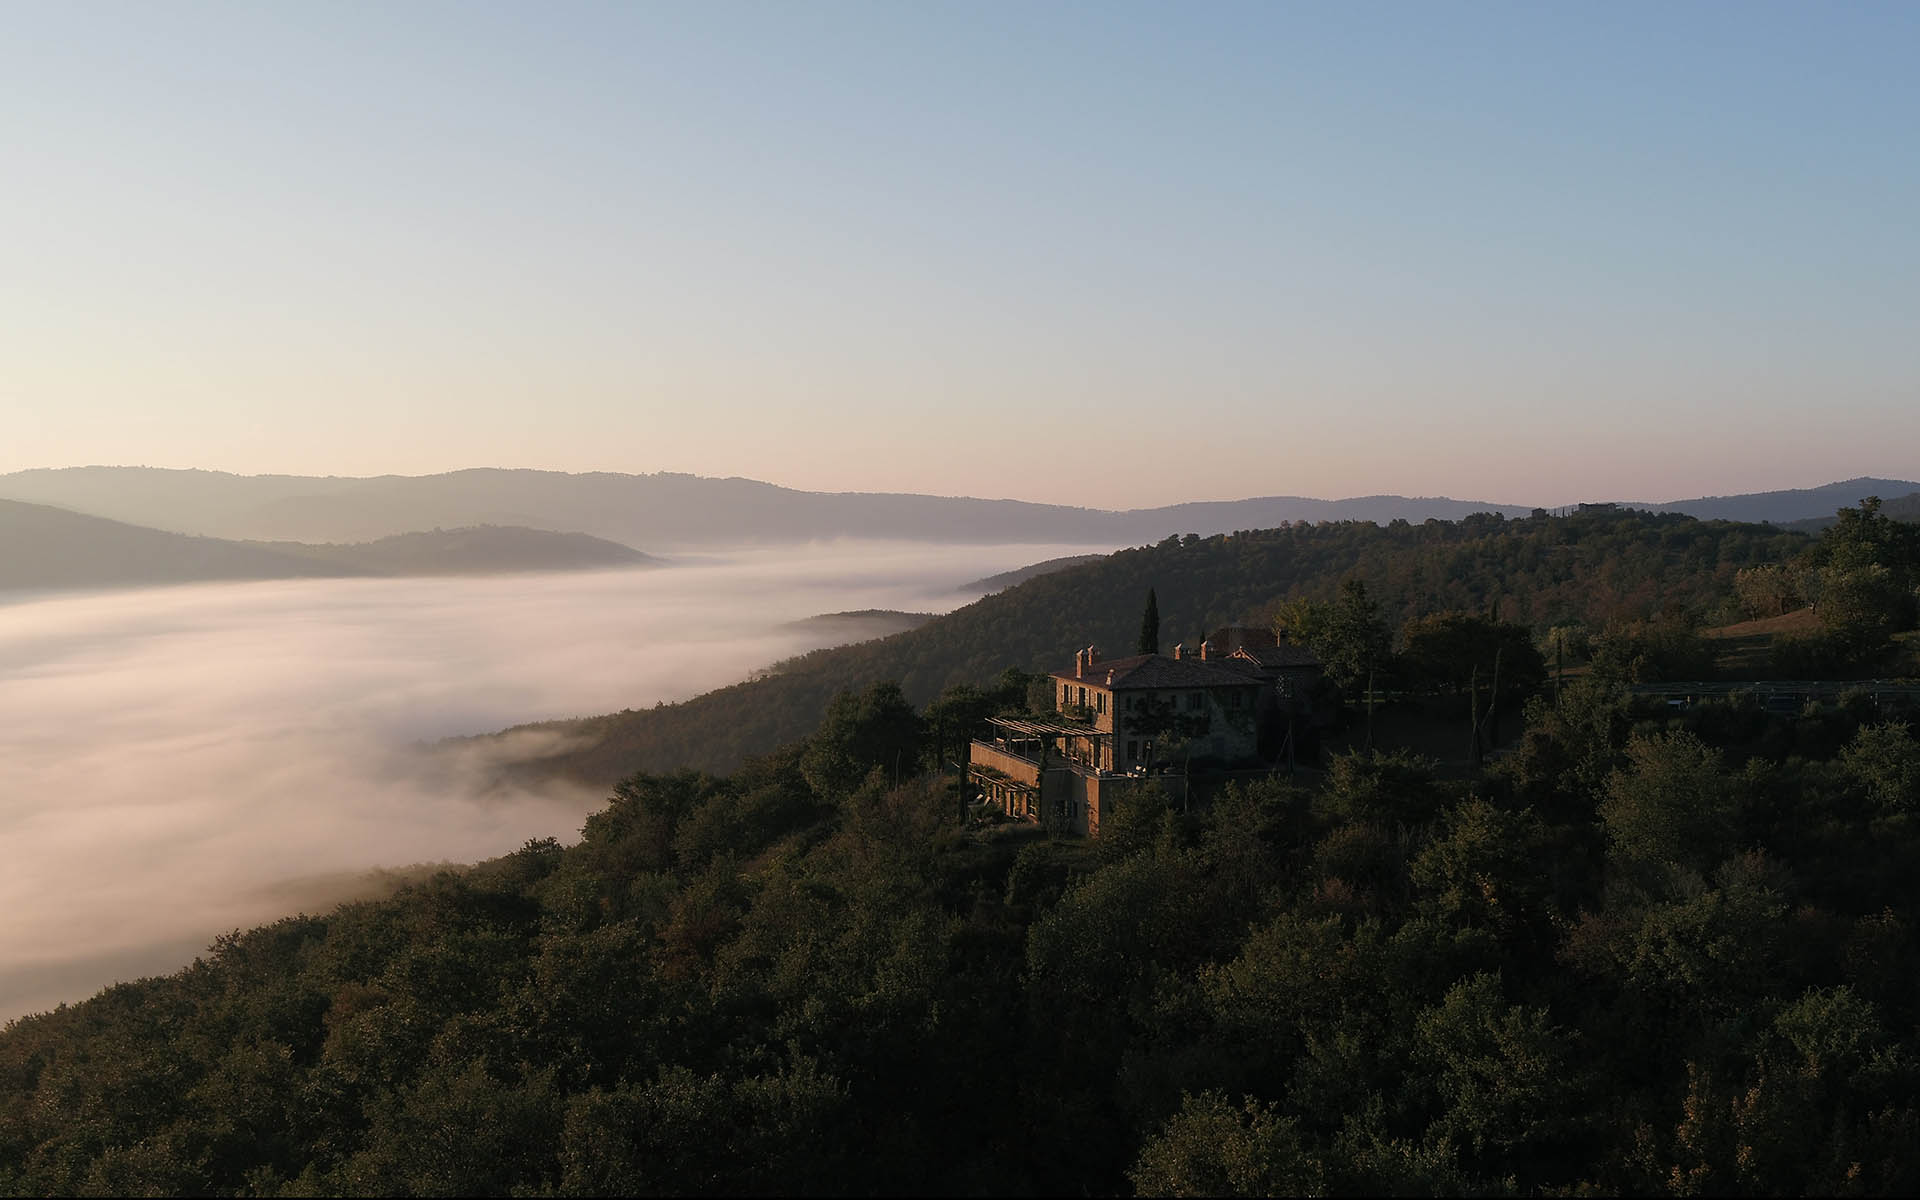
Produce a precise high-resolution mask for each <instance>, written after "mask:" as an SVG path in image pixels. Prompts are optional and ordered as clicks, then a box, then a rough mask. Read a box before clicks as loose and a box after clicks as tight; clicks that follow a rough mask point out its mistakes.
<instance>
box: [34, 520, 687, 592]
mask: <svg viewBox="0 0 1920 1200" xmlns="http://www.w3.org/2000/svg"><path fill="white" fill-rule="evenodd" d="M658 564H659V560H658V559H655V558H652V557H650V556H648V555H645V554H642V553H640V552H639V551H637V550H633V549H629V548H628V547H626V546H622V545H618V544H616V543H613V542H608V541H603V540H601V539H599V538H594V537H589V536H587V535H586V534H579V533H552V532H548V531H545V530H535V529H514V528H501V527H480V528H474V529H453V530H440V529H436V530H432V531H430V532H424V533H408V534H402V535H399V536H396V537H390V538H383V539H380V540H378V541H374V542H367V543H362V544H358V545H306V544H302V543H298V542H271V543H269V542H239V541H229V540H226V539H223V538H215V537H200V536H193V535H188V534H180V533H168V532H165V531H163V530H158V529H148V528H144V527H142V526H138V525H129V524H126V523H124V522H120V521H110V520H107V519H105V518H102V517H91V516H85V515H83V514H80V513H75V512H68V511H67V510H65V509H61V508H54V507H51V506H49V505H44V504H25V503H21V502H19V501H15V500H0V590H8V591H15V590H20V591H25V590H38V589H60V588H113V587H145V586H152V585H156V584H172V583H210V582H219V581H228V580H234V581H237V580H259V579H302V578H319V577H338V576H368V575H446V574H494V573H500V572H509V571H556V570H579V569H585V568H597V567H637V566H649V565H658Z"/></svg>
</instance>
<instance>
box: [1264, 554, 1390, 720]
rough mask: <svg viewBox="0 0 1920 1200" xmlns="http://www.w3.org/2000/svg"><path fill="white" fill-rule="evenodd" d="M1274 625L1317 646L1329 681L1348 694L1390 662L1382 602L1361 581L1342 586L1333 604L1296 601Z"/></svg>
mask: <svg viewBox="0 0 1920 1200" xmlns="http://www.w3.org/2000/svg"><path fill="white" fill-rule="evenodd" d="M1275 625H1276V627H1277V628H1276V632H1278V633H1281V634H1284V635H1286V636H1288V637H1291V638H1294V639H1296V640H1298V641H1302V642H1305V643H1306V644H1307V645H1308V646H1310V647H1312V649H1313V652H1314V653H1315V654H1317V655H1319V656H1320V662H1321V665H1322V666H1323V668H1324V669H1325V673H1326V678H1327V681H1328V682H1329V683H1331V684H1333V686H1334V687H1336V688H1337V689H1339V691H1340V693H1341V694H1342V695H1343V696H1347V697H1353V696H1355V695H1357V694H1358V693H1359V691H1360V689H1362V688H1364V687H1366V686H1367V683H1368V680H1369V679H1370V678H1371V677H1372V675H1373V672H1374V669H1375V668H1376V667H1378V666H1379V665H1381V664H1382V663H1384V662H1385V661H1386V658H1387V650H1388V643H1389V638H1388V635H1387V627H1386V625H1385V623H1384V622H1382V621H1381V619H1380V603H1379V601H1377V600H1375V599H1374V598H1373V597H1371V596H1369V595H1368V594H1367V585H1366V581H1365V580H1362V579H1358V578H1349V579H1347V580H1346V581H1345V582H1343V583H1342V584H1341V585H1340V596H1339V598H1338V599H1336V600H1334V601H1332V602H1331V603H1316V602H1313V601H1308V600H1296V601H1294V602H1292V603H1290V604H1288V605H1286V606H1285V607H1284V608H1283V609H1282V610H1281V612H1280V615H1279V616H1278V617H1277V618H1276V620H1275Z"/></svg>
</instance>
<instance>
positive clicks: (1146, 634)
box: [1139, 588, 1160, 654]
mask: <svg viewBox="0 0 1920 1200" xmlns="http://www.w3.org/2000/svg"><path fill="white" fill-rule="evenodd" d="M1139 652H1140V653H1141V654H1158V653H1160V600H1159V598H1158V597H1156V596H1155V595H1154V594H1153V589H1152V588H1148V589H1147V611H1146V612H1144V613H1141V614H1140V650H1139Z"/></svg>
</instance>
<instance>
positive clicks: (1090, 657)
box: [1087, 646, 1100, 667]
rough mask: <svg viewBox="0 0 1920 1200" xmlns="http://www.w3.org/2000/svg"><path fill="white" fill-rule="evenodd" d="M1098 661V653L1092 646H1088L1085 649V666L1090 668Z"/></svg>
mask: <svg viewBox="0 0 1920 1200" xmlns="http://www.w3.org/2000/svg"><path fill="white" fill-rule="evenodd" d="M1099 661H1100V651H1098V650H1096V649H1094V648H1093V647H1092V646H1088V647H1087V666H1089V667H1091V666H1093V664H1095V663H1097V662H1099Z"/></svg>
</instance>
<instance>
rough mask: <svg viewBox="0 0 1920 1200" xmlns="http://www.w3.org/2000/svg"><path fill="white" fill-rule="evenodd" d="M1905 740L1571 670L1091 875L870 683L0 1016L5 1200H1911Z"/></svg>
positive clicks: (1103, 848) (1080, 854)
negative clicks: (439, 863)
mask: <svg viewBox="0 0 1920 1200" xmlns="http://www.w3.org/2000/svg"><path fill="white" fill-rule="evenodd" d="M1002 699H1004V697H1002ZM1896 715H1897V716H1898V717H1899V718H1900V719H1901V720H1905V719H1908V718H1910V717H1911V716H1912V715H1913V714H1910V713H1903V714H1892V713H1888V712H1878V713H1876V712H1872V711H1871V710H1870V708H1869V706H1867V705H1866V704H1864V703H1847V704H1842V705H1838V706H1829V707H1827V708H1825V709H1822V710H1819V711H1817V712H1809V713H1805V714H1799V715H1795V716H1778V715H1771V714H1768V713H1765V712H1762V711H1760V710H1759V709H1756V708H1753V707H1751V706H1743V705H1739V704H1734V705H1725V706H1717V705H1708V706H1704V707H1701V708H1698V709H1695V710H1693V711H1692V712H1689V713H1687V714H1684V715H1676V714H1672V713H1670V712H1668V711H1667V710H1666V709H1665V706H1664V705H1662V706H1660V707H1659V708H1656V709H1647V710H1639V711H1636V710H1634V709H1632V708H1630V707H1629V705H1628V702H1627V700H1626V698H1625V697H1624V696H1622V695H1621V694H1619V693H1618V692H1616V691H1614V690H1611V689H1609V688H1607V687H1605V686H1600V685H1580V686H1575V687H1570V688H1568V689H1567V691H1566V693H1565V694H1564V695H1563V696H1562V697H1561V699H1560V701H1559V702H1558V703H1557V704H1555V703H1549V702H1545V701H1536V703H1535V704H1534V705H1533V706H1532V708H1531V709H1530V721H1529V728H1528V731H1527V733H1526V735H1525V737H1524V738H1523V740H1522V743H1521V745H1520V748H1519V750H1518V751H1517V752H1516V753H1515V754H1513V755H1511V756H1510V757H1509V758H1508V759H1507V760H1505V761H1504V762H1503V763H1502V764H1501V765H1500V767H1499V768H1498V769H1497V770H1495V771H1493V772H1491V773H1488V774H1485V775H1483V776H1481V777H1479V778H1477V779H1474V780H1470V781H1462V782H1442V781H1440V780H1438V779H1436V778H1435V776H1434V775H1433V774H1432V773H1431V772H1430V771H1429V770H1428V769H1427V767H1426V766H1425V765H1423V764H1422V763H1421V762H1419V761H1417V760H1413V759H1410V758H1406V757H1403V756H1388V755H1355V756H1351V757H1347V758H1342V759H1338V760H1336V761H1334V762H1333V763H1332V765H1331V769H1330V770H1329V771H1328V772H1327V773H1326V775H1325V777H1324V780H1323V781H1322V782H1320V783H1318V784H1316V785H1315V786H1313V787H1311V788H1307V787H1295V786H1291V785H1289V784H1288V783H1287V782H1286V781H1285V780H1284V779H1275V780H1271V781H1267V782H1263V783H1260V784H1258V785H1255V786H1251V787H1244V788H1233V789H1228V790H1227V791H1225V792H1224V793H1221V794H1219V795H1217V796H1216V797H1215V798H1214V799H1213V801H1212V803H1211V804H1210V805H1197V806H1195V807H1194V808H1193V810H1192V811H1190V812H1181V811H1176V810H1175V809H1173V808H1170V807H1169V806H1168V805H1167V803H1166V802H1165V801H1164V799H1156V798H1154V797H1153V796H1150V795H1144V796H1141V797H1140V798H1138V799H1137V800H1136V801H1133V802H1130V803H1129V804H1128V806H1126V807H1123V808H1122V809H1121V810H1120V812H1119V814H1118V815H1117V816H1115V817H1114V818H1113V819H1112V821H1111V823H1110V824H1109V825H1108V826H1107V827H1106V828H1105V829H1104V830H1103V834H1104V836H1103V838H1102V840H1101V841H1099V842H1097V843H1092V844H1088V843H1076V842H1071V841H1065V840H1062V841H1049V840H1047V838H1046V837H1045V836H1044V834H1042V833H1041V831H1040V830H1038V829H1037V828H1034V829H1029V830H1027V831H1025V832H1020V831H1015V830H1011V829H1008V828H1006V827H1000V828H994V827H991V826H985V825H982V824H980V821H981V820H982V819H983V818H982V817H981V816H980V815H979V814H978V811H977V810H976V812H975V814H974V815H973V816H972V818H971V820H970V821H969V820H968V819H966V818H965V817H964V816H963V812H964V808H963V802H964V797H962V796H960V795H958V794H956V793H955V791H954V790H952V788H951V785H950V783H949V782H948V781H946V780H944V779H942V778H940V777H937V776H926V777H922V778H920V779H918V780H905V779H904V776H905V775H910V774H911V770H912V769H911V766H910V764H912V763H913V762H914V761H916V758H917V757H918V753H919V752H921V751H923V750H924V748H925V735H926V732H927V730H926V727H925V725H924V724H923V723H922V722H921V721H920V719H919V718H918V717H916V715H915V714H914V713H913V711H912V710H911V709H910V708H909V707H908V706H906V705H905V704H904V703H903V702H902V701H901V700H900V698H899V695H898V692H897V691H895V690H892V689H889V688H886V687H881V688H877V689H873V690H872V691H869V692H867V693H865V694H862V695H860V696H849V697H846V698H844V699H843V700H841V701H839V702H837V703H836V704H835V705H834V706H833V707H832V708H831V710H830V711H829V713H828V716H827V721H826V723H825V725H824V726H823V729H822V732H821V733H820V734H818V735H816V736H815V737H814V738H813V739H811V740H810V741H808V742H807V743H805V744H803V745H797V746H794V747H792V748H790V749H789V750H787V751H785V752H782V753H780V754H777V755H774V756H771V757H769V758H766V759H762V760H759V761H756V762H753V763H750V764H748V765H747V766H745V767H744V768H743V769H742V770H740V771H738V772H736V773H735V774H734V775H732V776H731V777H730V778H727V779H713V778H709V777H703V776H695V775H692V774H682V775H674V776H668V777H658V776H654V777H636V778H632V779H629V780H627V781H626V782H624V783H623V784H621V786H620V787H619V788H618V789H617V791H616V793H615V794H614V796H613V798H612V800H611V801H610V803H609V805H608V807H607V808H606V809H605V810H603V811H601V812H599V813H597V814H595V815H594V816H592V817H591V818H589V820H588V821H587V823H586V827H585V829H584V836H583V839H582V841H581V842H580V844H579V845H577V846H572V847H562V846H560V845H558V844H556V843H554V842H550V841H549V842H535V843H529V844H528V845H526V846H525V847H524V848H522V849H521V850H519V851H518V852H516V853H513V854H510V855H508V856H507V857H505V858H502V859H499V860H497V861H494V862H491V863H488V864H485V865H483V866H481V867H478V868H475V869H472V870H470V871H465V872H448V873H445V874H442V875H440V876H438V877H436V878H435V879H433V880H432V881H431V882H429V883H426V884H424V885H421V886H417V887H412V888H409V889H407V890H405V891H403V892H402V893H401V894H399V895H397V896H396V897H394V898H392V899H390V900H384V901H374V902H366V903H358V904H352V905H347V906H344V907H342V908H340V909H338V910H336V911H334V912H332V913H329V914H326V915H321V916H304V917H298V918H293V919H290V920H286V921H282V922H280V923H278V924H276V925H272V926H269V927H266V928H263V929H258V930H254V931H252V932H249V933H244V934H235V935H234V936H231V937H227V938H223V939H221V940H220V941H219V943H218V944H216V945H215V946H214V947H213V949H212V950H211V951H210V953H209V954H208V955H207V956H206V957H205V958H204V959H203V960H201V961H198V962H196V963H195V964H193V965H192V966H191V967H190V968H188V969H186V970H184V971H182V972H181V973H179V974H177V975H174V976H170V977H167V978H161V979H150V980H144V981H140V982H137V983H130V984H123V985H120V986H117V987H114V988H111V989H109V990H108V991H106V992H105V993H103V994H101V995H100V996H98V997H96V998H95V999H93V1000H91V1001H88V1002H86V1003H84V1004H80V1005H77V1006H74V1007H71V1008H66V1009H63V1010H60V1011H58V1012H55V1013H52V1014H49V1015H45V1016H40V1017H35V1018H31V1019H27V1020H24V1021H20V1022H16V1023H14V1024H12V1025H10V1026H9V1027H8V1028H7V1029H6V1030H5V1031H4V1032H0V1193H5V1194H68V1195H72V1194H94V1195H101V1194H141V1195H168V1194H248V1195H263V1196H271V1195H326V1194H350V1195H376V1194H443V1195H452V1194H484V1195H507V1194H517V1195H540V1194H562V1195H577V1194H588V1195H614V1194H650V1193H683V1194H710V1195H735V1194H767V1193H792V1194H805V1193H854V1194H902V1193H905V1194H932V1193H938V1194H946V1193H968V1194H974V1193H978V1194H1014V1193H1035V1192H1038V1193H1046V1194H1073V1195H1087V1194H1112V1193H1122V1194H1124V1193H1128V1192H1138V1193H1140V1194H1148V1195H1153V1194H1178V1195H1224V1194H1246V1195H1274V1194H1280V1195H1286V1194H1322V1193H1330V1194H1344V1195H1370V1194H1463V1193H1467V1194H1472V1193H1480V1194H1488V1193H1495V1194H1507V1193H1515V1194H1561V1195H1567V1194H1572V1195H1581V1194H1623V1193H1624V1194H1655V1193H1659V1194H1673V1195H1699V1194H1767V1195H1798V1194H1878V1195H1894V1194H1907V1195H1910V1194H1912V1193H1913V1192H1914V1190H1915V1189H1916V1188H1920V998H1917V997H1916V993H1915V991H1914V988H1913V986H1912V984H1913V979H1914V977H1915V972H1916V970H1920V939H1916V936H1915V928H1916V922H1920V904H1917V903H1916V899H1915V895H1914V891H1913V889H1912V888H1911V886H1909V883H1910V876H1911V870H1912V863H1913V861H1914V859H1915V856H1916V855H1917V854H1920V743H1916V742H1915V740H1914V738H1913V737H1912V735H1911V733H1910V732H1909V730H1908V728H1907V726H1906V725H1904V724H1901V723H1898V722H1897V721H1895V720H1894V719H1893V718H1894V717H1895V716H1896ZM902 763H906V764H909V766H908V767H907V770H906V771H905V772H904V773H903V772H902V769H901V764H902ZM896 776H900V777H902V778H903V782H902V783H901V785H899V786H892V785H890V783H889V780H890V778H893V777H896Z"/></svg>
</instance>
